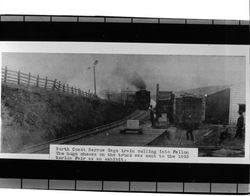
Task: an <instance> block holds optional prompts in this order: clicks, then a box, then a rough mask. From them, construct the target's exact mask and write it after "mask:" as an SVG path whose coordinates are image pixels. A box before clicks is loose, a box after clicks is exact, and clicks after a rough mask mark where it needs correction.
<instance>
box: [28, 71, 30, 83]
mask: <svg viewBox="0 0 250 196" xmlns="http://www.w3.org/2000/svg"><path fill="white" fill-rule="evenodd" d="M28 86H30V72H29V76H28Z"/></svg>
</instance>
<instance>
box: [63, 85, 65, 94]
mask: <svg viewBox="0 0 250 196" xmlns="http://www.w3.org/2000/svg"><path fill="white" fill-rule="evenodd" d="M63 92H65V84H63Z"/></svg>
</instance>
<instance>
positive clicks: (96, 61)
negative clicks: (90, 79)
mask: <svg viewBox="0 0 250 196" xmlns="http://www.w3.org/2000/svg"><path fill="white" fill-rule="evenodd" d="M93 64H94V65H93V66H92V67H88V69H91V68H93V74H94V95H95V96H96V75H95V66H96V65H97V64H98V60H95V61H94V63H93Z"/></svg>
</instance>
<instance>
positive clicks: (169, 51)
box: [0, 41, 250, 164]
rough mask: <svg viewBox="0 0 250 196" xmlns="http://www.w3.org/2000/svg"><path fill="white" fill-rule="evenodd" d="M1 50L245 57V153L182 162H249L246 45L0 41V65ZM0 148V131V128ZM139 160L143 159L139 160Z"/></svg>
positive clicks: (4, 155)
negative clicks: (243, 154)
mask: <svg viewBox="0 0 250 196" xmlns="http://www.w3.org/2000/svg"><path fill="white" fill-rule="evenodd" d="M3 52H22V53H89V54H90V53H94V54H142V55H203V56H204V55H207V56H244V57H246V118H245V119H246V128H245V130H246V133H245V157H198V158H197V159H195V160H194V159H193V160H188V161H183V163H216V164H218V163H223V164H250V154H249V151H250V145H249V142H250V133H249V130H250V127H249V126H250V121H249V119H250V113H249V111H250V107H249V106H250V104H249V101H250V99H249V95H250V77H249V75H250V66H249V52H250V46H249V45H227V44H225V45H222V44H221V45H216V44H169V43H160V44H159V43H124V42H123V43H121V42H117V43H113V42H112V43H110V42H25V41H18V42H13V41H11V42H7V41H6V42H0V65H1V66H2V53H3ZM0 88H1V87H0ZM0 149H1V131H0ZM0 159H38V160H40V159H42V160H50V158H49V154H19V153H18V154H16V153H0ZM142 162H143V161H142Z"/></svg>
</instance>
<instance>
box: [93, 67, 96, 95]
mask: <svg viewBox="0 0 250 196" xmlns="http://www.w3.org/2000/svg"><path fill="white" fill-rule="evenodd" d="M93 71H94V93H95V95H96V78H95V65H94V66H93Z"/></svg>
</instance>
